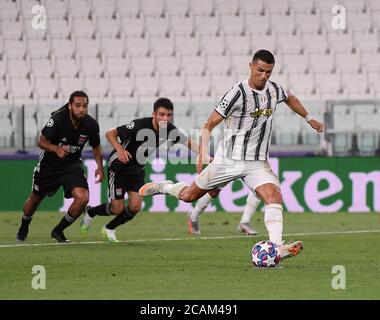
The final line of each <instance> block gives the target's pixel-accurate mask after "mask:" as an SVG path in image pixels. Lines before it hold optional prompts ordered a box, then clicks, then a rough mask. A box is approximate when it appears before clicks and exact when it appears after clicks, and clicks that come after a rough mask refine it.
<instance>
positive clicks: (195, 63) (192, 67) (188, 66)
mask: <svg viewBox="0 0 380 320" xmlns="http://www.w3.org/2000/svg"><path fill="white" fill-rule="evenodd" d="M180 63H181V70H180V71H181V74H184V75H202V74H203V73H204V72H205V68H206V59H205V56H182V57H181V62H180Z"/></svg>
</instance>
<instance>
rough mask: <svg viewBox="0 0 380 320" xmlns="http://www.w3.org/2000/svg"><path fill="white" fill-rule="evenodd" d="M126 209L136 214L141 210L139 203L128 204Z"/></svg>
mask: <svg viewBox="0 0 380 320" xmlns="http://www.w3.org/2000/svg"><path fill="white" fill-rule="evenodd" d="M128 209H129V211H130V212H131V213H133V214H136V213H137V212H139V211H140V210H141V205H139V204H133V205H128Z"/></svg>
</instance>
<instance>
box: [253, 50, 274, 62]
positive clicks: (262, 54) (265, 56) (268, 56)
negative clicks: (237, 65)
mask: <svg viewBox="0 0 380 320" xmlns="http://www.w3.org/2000/svg"><path fill="white" fill-rule="evenodd" d="M257 60H261V61H264V62H266V63H268V64H272V63H274V62H275V59H274V55H273V54H272V52H270V51H268V50H264V49H261V50H258V51H256V52H255V54H254V55H253V58H252V62H256V61H257Z"/></svg>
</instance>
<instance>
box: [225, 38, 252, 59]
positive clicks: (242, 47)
mask: <svg viewBox="0 0 380 320" xmlns="http://www.w3.org/2000/svg"><path fill="white" fill-rule="evenodd" d="M250 41H251V39H250V35H244V36H242V35H226V36H225V38H224V43H225V48H226V54H228V55H231V56H234V55H246V54H248V53H250Z"/></svg>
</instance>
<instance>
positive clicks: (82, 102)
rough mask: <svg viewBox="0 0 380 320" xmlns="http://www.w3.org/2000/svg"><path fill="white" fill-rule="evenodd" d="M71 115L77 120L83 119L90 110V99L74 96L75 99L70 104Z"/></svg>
mask: <svg viewBox="0 0 380 320" xmlns="http://www.w3.org/2000/svg"><path fill="white" fill-rule="evenodd" d="M69 109H70V113H71V117H72V118H73V119H75V120H82V119H83V118H84V117H85V116H86V115H87V112H88V101H87V98H85V97H74V101H73V102H72V103H71V104H69Z"/></svg>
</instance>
